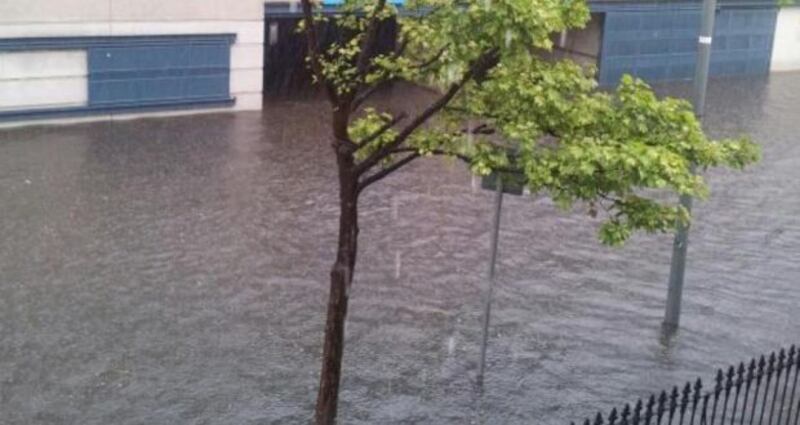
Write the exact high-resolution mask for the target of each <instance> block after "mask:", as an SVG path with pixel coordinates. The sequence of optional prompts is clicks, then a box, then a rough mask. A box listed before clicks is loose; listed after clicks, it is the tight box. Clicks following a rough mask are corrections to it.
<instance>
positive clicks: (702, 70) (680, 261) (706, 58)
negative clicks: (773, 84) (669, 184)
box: [664, 0, 717, 330]
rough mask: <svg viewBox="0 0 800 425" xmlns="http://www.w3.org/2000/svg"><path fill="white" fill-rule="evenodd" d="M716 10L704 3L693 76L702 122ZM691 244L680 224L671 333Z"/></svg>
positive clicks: (686, 200) (687, 204) (686, 199)
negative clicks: (687, 251) (688, 248)
mask: <svg viewBox="0 0 800 425" xmlns="http://www.w3.org/2000/svg"><path fill="white" fill-rule="evenodd" d="M716 10H717V0H703V15H702V22H701V25H700V37H699V38H698V39H697V66H696V68H695V74H694V113H695V115H696V116H697V119H698V120H699V121H700V122H701V123H702V122H703V116H704V115H705V114H704V112H705V107H706V89H707V87H708V70H709V66H710V64H711V42H712V38H713V35H714V18H715V17H716ZM692 173H694V167H692ZM680 205H681V206H682V207H683V208H685V209H686V210H687V211H689V212H691V210H692V197H691V196H688V195H681V199H680ZM688 245H689V226H688V225H684V224H679V225H678V229H677V233H676V234H675V242H674V244H673V247H672V264H671V266H670V271H669V291H668V292H667V309H666V314H665V317H664V327H665V328H667V329H671V330H674V329H677V328H678V325H679V323H680V317H681V298H682V294H683V277H684V274H685V271H686V249H687V247H688Z"/></svg>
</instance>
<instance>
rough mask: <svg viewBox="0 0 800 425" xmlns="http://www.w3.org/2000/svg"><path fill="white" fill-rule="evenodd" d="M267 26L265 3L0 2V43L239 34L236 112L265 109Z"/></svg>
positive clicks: (234, 52)
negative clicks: (5, 40)
mask: <svg viewBox="0 0 800 425" xmlns="http://www.w3.org/2000/svg"><path fill="white" fill-rule="evenodd" d="M263 21H264V0H0V38H17V37H63V36H106V35H155V34H197V33H235V34H237V39H236V43H235V44H234V45H233V46H231V86H230V87H231V95H232V96H234V97H236V105H235V107H234V108H233V109H235V110H258V109H261V107H262V79H261V75H262V67H263V55H264V49H263V43H264V24H263ZM1 78H2V75H1V74H0V79H1ZM39 82H40V83H41V82H42V80H40V81H39ZM48 84H49V86H50V87H51V89H58V88H61V87H63V88H64V89H65V90H67V89H69V85H68V84H69V83H67V82H65V81H63V79H62V80H59V79H58V77H53V78H52V79H51V80H50V81H49V82H48ZM19 93H20V94H21V92H19ZM227 109H228V110H230V109H231V108H227ZM192 112H198V111H192ZM156 115H157V114H156Z"/></svg>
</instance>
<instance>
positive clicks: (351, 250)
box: [315, 152, 358, 425]
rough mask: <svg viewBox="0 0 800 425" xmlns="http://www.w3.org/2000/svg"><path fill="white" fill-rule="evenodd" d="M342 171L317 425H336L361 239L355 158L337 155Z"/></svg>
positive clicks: (316, 414)
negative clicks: (347, 323)
mask: <svg viewBox="0 0 800 425" xmlns="http://www.w3.org/2000/svg"><path fill="white" fill-rule="evenodd" d="M337 163H338V168H339V206H340V215H339V243H338V249H337V253H336V262H335V263H334V264H333V268H332V269H331V287H330V294H329V298H328V313H327V319H326V323H325V345H324V348H323V352H322V372H321V374H320V381H319V394H318V395H317V407H316V413H315V418H316V425H334V424H335V423H336V408H337V403H338V399H339V383H340V380H341V372H342V352H343V349H344V327H345V318H346V316H347V302H348V297H349V295H350V285H351V283H352V282H353V269H354V267H355V263H356V251H357V239H358V190H357V188H358V186H357V185H358V178H357V176H356V174H355V172H354V168H355V167H354V163H353V156H352V154H351V153H347V152H337Z"/></svg>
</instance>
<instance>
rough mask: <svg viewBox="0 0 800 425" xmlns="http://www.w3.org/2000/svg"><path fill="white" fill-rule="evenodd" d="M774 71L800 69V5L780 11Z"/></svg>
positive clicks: (773, 62) (774, 54) (773, 49)
mask: <svg viewBox="0 0 800 425" xmlns="http://www.w3.org/2000/svg"><path fill="white" fill-rule="evenodd" d="M771 66H772V71H791V70H800V7H784V8H782V9H781V10H780V12H778V22H777V24H776V26H775V44H773V47H772V64H771Z"/></svg>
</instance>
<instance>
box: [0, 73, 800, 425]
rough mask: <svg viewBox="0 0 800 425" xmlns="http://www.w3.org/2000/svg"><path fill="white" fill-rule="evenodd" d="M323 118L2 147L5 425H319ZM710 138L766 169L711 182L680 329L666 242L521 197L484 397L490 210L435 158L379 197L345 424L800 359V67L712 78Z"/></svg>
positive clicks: (317, 112) (608, 397) (500, 409)
mask: <svg viewBox="0 0 800 425" xmlns="http://www.w3.org/2000/svg"><path fill="white" fill-rule="evenodd" d="M669 90H671V91H676V90H677V91H680V90H685V87H677V88H676V87H671V88H669ZM402 92H403V91H399V92H398V91H396V92H395V93H394V96H395V97H397V99H398V100H403V99H404V98H406V97H405V96H403V93H402ZM326 122H327V112H326V107H325V105H323V104H320V103H318V102H313V101H304V102H275V103H271V104H268V105H267V108H266V109H265V110H264V111H263V113H240V114H218V115H207V116H202V117H184V118H164V119H148V120H138V121H118V122H114V123H100V124H84V125H75V126H68V127H36V128H28V129H22V130H5V131H2V132H0V235H1V236H2V238H1V239H0V240H1V241H2V242H0V423H2V424H3V425H21V424H26V425H29V424H81V425H91V424H98V425H100V424H102V425H106V424H117V425H127V424H130V425H133V424H214V425H222V424H232V425H233V424H236V425H239V424H304V423H308V422H309V418H310V416H311V413H312V410H313V403H314V398H315V395H316V385H317V373H318V367H319V360H320V359H319V358H320V352H321V341H322V331H323V313H324V307H325V301H326V296H327V286H328V284H327V275H328V267H329V265H330V263H331V262H332V260H333V249H334V245H335V243H334V241H335V237H336V235H335V230H336V225H335V222H336V216H337V210H336V203H335V201H336V180H335V178H334V170H333V161H332V155H331V152H330V147H329V146H328V143H327V141H326V136H325V128H326V127H325V126H326ZM708 127H709V129H710V130H711V131H712V132H713V133H714V134H716V135H738V134H741V133H748V134H751V135H752V137H753V138H754V139H755V140H756V141H758V142H759V143H760V144H761V145H762V146H763V152H764V158H763V162H762V163H761V164H759V165H757V166H755V167H752V168H750V169H748V170H747V171H745V172H741V173H740V172H733V171H726V170H714V171H711V172H709V173H708V174H707V176H708V179H709V181H710V183H711V185H712V190H713V194H712V195H711V197H710V198H709V199H708V200H707V201H705V202H700V203H698V205H697V208H696V218H695V223H696V224H695V226H694V228H693V231H692V234H691V245H690V260H689V268H688V271H687V279H686V280H687V285H686V289H685V301H684V315H683V326H682V329H681V330H680V332H679V333H678V334H677V335H675V336H674V337H673V338H671V339H665V338H663V337H662V335H661V330H660V326H661V319H662V315H663V309H664V299H665V295H666V281H667V276H668V269H669V259H670V250H671V246H672V239H671V237H670V236H668V235H639V236H637V237H635V238H634V239H633V240H632V241H631V242H630V243H629V244H628V245H626V246H625V247H624V248H620V249H616V248H607V247H603V246H601V245H599V244H598V243H597V241H596V228H597V222H596V221H594V220H592V219H590V218H588V217H587V216H586V215H585V214H584V213H582V212H581V211H575V212H573V213H566V212H563V211H559V210H557V209H556V208H554V206H553V205H552V203H551V202H549V201H548V200H546V199H539V198H530V197H507V198H506V202H505V204H504V211H503V217H502V219H503V222H502V226H503V230H502V234H501V240H500V263H499V265H498V284H497V287H496V290H495V295H496V299H495V303H494V316H493V319H492V320H493V321H492V333H491V338H490V347H489V353H488V356H489V357H488V360H489V363H488V372H487V376H486V384H485V388H484V389H483V391H479V389H478V388H477V387H476V386H475V372H476V370H477V364H476V360H477V359H478V355H479V347H478V342H479V340H480V323H481V320H480V312H481V300H482V291H483V288H484V286H485V278H484V277H485V274H486V269H487V259H488V254H489V252H488V248H489V227H490V223H491V211H492V196H491V194H489V193H484V192H482V191H480V190H479V189H474V188H473V184H472V181H471V178H470V176H469V174H468V173H467V172H466V170H465V169H464V167H463V166H462V165H461V164H459V163H454V162H447V161H444V162H442V160H440V159H431V160H426V161H422V162H419V163H417V164H414V165H412V166H411V167H410V168H408V169H406V170H404V171H403V172H401V173H400V174H397V175H395V176H393V177H391V178H389V179H387V180H385V181H384V182H382V183H381V184H380V185H378V186H375V187H373V188H370V190H368V191H367V192H366V193H365V196H364V198H363V209H362V215H361V217H362V219H361V220H362V232H361V234H362V239H361V245H360V248H361V255H360V257H359V265H358V271H357V277H356V282H355V284H354V287H353V292H352V304H351V308H350V316H349V322H348V327H347V346H346V354H345V364H344V377H345V378H344V382H343V385H342V388H343V391H342V394H341V405H340V406H341V407H340V412H341V415H340V417H341V423H342V424H566V423H568V422H569V421H571V420H576V421H577V420H580V419H582V418H583V417H585V416H586V415H589V414H592V413H593V412H595V411H596V410H597V409H603V410H606V409H610V408H611V407H613V406H618V405H620V404H622V403H623V402H626V401H632V400H634V399H635V398H636V397H639V396H644V395H647V394H649V392H650V391H655V390H660V389H662V388H666V387H670V386H672V385H674V384H681V383H683V382H684V381H686V380H688V379H692V378H695V377H697V376H701V377H711V376H712V375H713V372H714V368H716V367H720V366H726V365H728V364H730V363H732V362H735V361H739V360H745V359H747V358H749V357H751V356H754V355H758V354H761V353H763V352H767V351H771V350H773V349H777V348H780V347H782V346H787V345H788V344H791V343H796V342H799V341H800V326H799V324H800V322H798V311H800V309H798V305H800V286H798V285H800V261H798V253H800V183H799V182H800V142H798V140H797V137H798V136H797V135H798V134H800V74H796V73H795V74H774V75H772V76H771V77H770V78H769V79H768V80H766V79H764V80H746V79H727V80H721V81H717V82H715V83H713V84H712V86H711V91H710V95H709V117H708Z"/></svg>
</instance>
